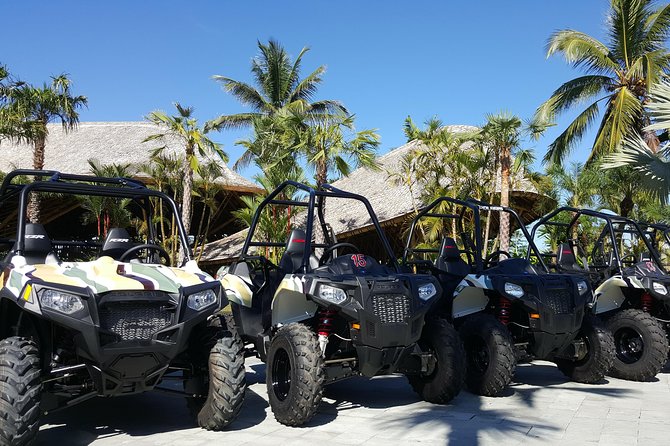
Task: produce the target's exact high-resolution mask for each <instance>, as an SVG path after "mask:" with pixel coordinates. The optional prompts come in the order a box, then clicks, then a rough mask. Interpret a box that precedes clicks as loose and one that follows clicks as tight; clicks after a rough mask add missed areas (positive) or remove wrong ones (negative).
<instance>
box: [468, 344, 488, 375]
mask: <svg viewBox="0 0 670 446" xmlns="http://www.w3.org/2000/svg"><path fill="white" fill-rule="evenodd" d="M465 349H466V354H467V357H468V369H469V370H470V372H472V373H474V374H476V375H479V376H481V375H483V374H484V373H486V370H488V368H489V364H490V361H491V356H490V354H489V348H488V346H487V345H486V342H484V340H483V339H482V338H479V337H476V336H473V337H471V338H470V339H468V342H467V343H466V345H465Z"/></svg>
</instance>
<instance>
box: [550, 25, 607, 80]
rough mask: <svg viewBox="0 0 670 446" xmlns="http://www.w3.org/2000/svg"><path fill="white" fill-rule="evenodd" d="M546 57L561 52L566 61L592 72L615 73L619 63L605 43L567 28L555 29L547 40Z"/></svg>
mask: <svg viewBox="0 0 670 446" xmlns="http://www.w3.org/2000/svg"><path fill="white" fill-rule="evenodd" d="M546 49H547V57H550V56H552V55H554V54H556V53H559V52H560V53H562V54H563V57H564V58H565V60H566V61H567V62H568V63H571V64H573V65H574V66H575V67H580V66H584V67H585V68H586V69H587V70H589V71H592V72H594V73H608V74H611V75H613V74H616V73H618V72H619V65H618V64H617V62H616V60H614V59H613V58H612V57H611V55H610V51H609V49H608V48H607V46H606V45H605V44H603V43H602V42H600V41H599V40H598V39H596V38H594V37H591V36H589V35H588V34H585V33H582V32H579V31H575V30H571V29H567V30H562V31H557V32H555V33H554V34H552V35H551V37H549V40H548V42H547V48H546Z"/></svg>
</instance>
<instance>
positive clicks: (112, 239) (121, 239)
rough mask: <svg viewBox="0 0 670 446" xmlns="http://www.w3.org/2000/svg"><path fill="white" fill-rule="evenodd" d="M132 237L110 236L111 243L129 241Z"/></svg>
mask: <svg viewBox="0 0 670 446" xmlns="http://www.w3.org/2000/svg"><path fill="white" fill-rule="evenodd" d="M129 241H130V239H128V238H110V239H109V243H128V242H129Z"/></svg>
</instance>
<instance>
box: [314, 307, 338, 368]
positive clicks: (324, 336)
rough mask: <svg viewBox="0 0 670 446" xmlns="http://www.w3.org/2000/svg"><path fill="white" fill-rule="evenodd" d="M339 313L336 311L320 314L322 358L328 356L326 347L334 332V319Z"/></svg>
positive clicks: (322, 311) (321, 312) (319, 331)
mask: <svg viewBox="0 0 670 446" xmlns="http://www.w3.org/2000/svg"><path fill="white" fill-rule="evenodd" d="M336 313H337V312H336V311H335V310H321V311H320V312H319V329H318V331H317V333H318V334H319V347H320V348H321V356H324V357H325V356H326V346H327V345H328V337H329V336H330V333H331V332H332V331H333V322H334V321H333V318H334V317H335V314H336Z"/></svg>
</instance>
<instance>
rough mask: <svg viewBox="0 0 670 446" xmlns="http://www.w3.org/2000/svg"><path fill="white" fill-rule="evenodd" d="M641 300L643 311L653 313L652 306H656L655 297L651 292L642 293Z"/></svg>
mask: <svg viewBox="0 0 670 446" xmlns="http://www.w3.org/2000/svg"><path fill="white" fill-rule="evenodd" d="M640 302H641V303H642V311H644V312H645V313H651V310H652V307H653V306H654V298H653V297H652V295H651V294H649V293H642V296H641V297H640Z"/></svg>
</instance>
